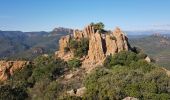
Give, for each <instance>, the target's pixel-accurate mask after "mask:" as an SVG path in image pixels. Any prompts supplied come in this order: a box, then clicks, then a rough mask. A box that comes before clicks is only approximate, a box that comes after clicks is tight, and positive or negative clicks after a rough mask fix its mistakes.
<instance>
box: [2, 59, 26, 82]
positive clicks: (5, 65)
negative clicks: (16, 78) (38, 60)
mask: <svg viewBox="0 0 170 100" xmlns="http://www.w3.org/2000/svg"><path fill="white" fill-rule="evenodd" d="M28 64H29V62H28V61H0V81H5V80H7V79H8V78H9V77H10V76H11V75H13V74H14V72H15V71H17V70H20V69H22V68H23V67H25V66H26V65H28Z"/></svg>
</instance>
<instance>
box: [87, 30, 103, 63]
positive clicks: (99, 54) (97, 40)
mask: <svg viewBox="0 0 170 100" xmlns="http://www.w3.org/2000/svg"><path fill="white" fill-rule="evenodd" d="M104 58H105V55H104V48H103V42H102V37H101V34H100V33H99V32H97V33H95V34H93V35H92V36H91V37H90V39H89V51H88V60H89V61H93V62H95V63H96V62H99V61H101V60H102V59H104Z"/></svg>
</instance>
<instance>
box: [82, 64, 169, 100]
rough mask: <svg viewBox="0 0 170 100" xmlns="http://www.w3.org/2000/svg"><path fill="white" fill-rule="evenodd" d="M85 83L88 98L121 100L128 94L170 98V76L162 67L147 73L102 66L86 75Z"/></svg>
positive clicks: (154, 99) (143, 97)
mask: <svg viewBox="0 0 170 100" xmlns="http://www.w3.org/2000/svg"><path fill="white" fill-rule="evenodd" d="M145 67H147V66H145ZM84 85H85V87H86V88H87V91H86V94H85V96H86V98H87V99H95V100H103V99H105V98H107V100H120V99H123V98H125V97H127V96H131V97H136V98H139V99H141V100H143V99H146V100H148V99H152V100H168V99H169V98H170V95H169V94H170V91H169V86H170V78H169V77H168V76H167V75H166V73H165V71H162V70H161V68H157V69H152V70H150V71H148V72H146V73H145V72H143V71H142V70H141V69H129V68H128V67H123V66H118V65H117V66H115V67H114V68H113V69H106V68H102V69H101V68H100V69H97V70H96V71H94V72H92V73H91V74H90V75H89V76H87V77H86V79H85V81H84ZM155 96H156V97H158V98H155Z"/></svg>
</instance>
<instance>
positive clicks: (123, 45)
mask: <svg viewBox="0 0 170 100" xmlns="http://www.w3.org/2000/svg"><path fill="white" fill-rule="evenodd" d="M113 35H114V36H115V37H116V44H117V47H118V52H120V51H122V50H128V49H129V47H128V40H127V37H126V36H125V34H124V33H123V32H122V31H121V30H120V28H116V29H115V31H114V32H113Z"/></svg>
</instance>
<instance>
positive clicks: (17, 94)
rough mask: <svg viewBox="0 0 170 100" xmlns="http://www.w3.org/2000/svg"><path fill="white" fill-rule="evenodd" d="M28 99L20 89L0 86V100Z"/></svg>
mask: <svg viewBox="0 0 170 100" xmlns="http://www.w3.org/2000/svg"><path fill="white" fill-rule="evenodd" d="M27 97H28V94H27V93H26V91H25V90H24V89H22V88H13V87H11V86H9V85H4V86H0V100H24V99H26V98H27Z"/></svg>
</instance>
